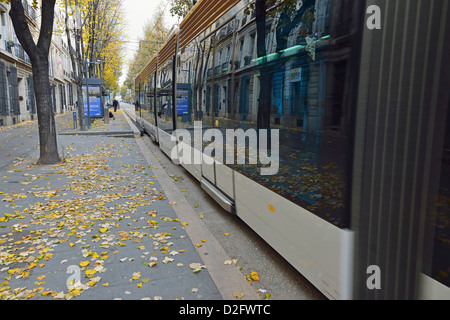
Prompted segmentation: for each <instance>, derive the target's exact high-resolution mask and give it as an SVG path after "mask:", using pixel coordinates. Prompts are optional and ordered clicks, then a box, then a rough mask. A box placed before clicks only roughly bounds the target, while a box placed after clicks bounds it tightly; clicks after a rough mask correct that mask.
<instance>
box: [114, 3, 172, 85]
mask: <svg viewBox="0 0 450 320" xmlns="http://www.w3.org/2000/svg"><path fill="white" fill-rule="evenodd" d="M123 2H124V8H125V14H126V19H127V23H128V32H127V38H126V39H125V41H128V43H127V45H126V47H127V49H126V50H127V52H126V54H125V58H126V60H127V61H126V63H125V67H124V69H123V72H122V77H121V78H120V81H119V84H120V85H122V83H123V82H124V81H125V78H126V76H127V71H128V62H129V61H130V60H131V59H132V58H133V56H134V54H135V53H136V51H137V49H138V48H139V43H138V38H139V37H142V35H143V27H144V25H145V23H146V22H147V21H148V20H150V19H151V17H152V15H153V12H154V11H155V9H156V7H157V6H158V5H159V4H160V3H163V5H164V6H166V4H167V8H166V11H169V10H170V6H169V5H168V3H169V0H124V1H123ZM167 16H168V17H170V18H169V19H168V20H167V21H168V24H169V25H168V27H169V29H170V27H171V26H172V24H175V23H177V21H176V19H175V18H172V17H171V15H170V13H169V12H168V14H167Z"/></svg>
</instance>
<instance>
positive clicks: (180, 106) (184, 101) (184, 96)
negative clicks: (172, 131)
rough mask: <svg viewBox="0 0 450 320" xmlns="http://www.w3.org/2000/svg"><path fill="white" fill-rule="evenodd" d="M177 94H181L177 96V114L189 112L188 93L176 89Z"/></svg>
mask: <svg viewBox="0 0 450 320" xmlns="http://www.w3.org/2000/svg"><path fill="white" fill-rule="evenodd" d="M178 94H181V98H177V115H179V116H182V115H184V114H189V107H188V100H189V99H188V93H187V92H186V91H181V92H180V91H178Z"/></svg>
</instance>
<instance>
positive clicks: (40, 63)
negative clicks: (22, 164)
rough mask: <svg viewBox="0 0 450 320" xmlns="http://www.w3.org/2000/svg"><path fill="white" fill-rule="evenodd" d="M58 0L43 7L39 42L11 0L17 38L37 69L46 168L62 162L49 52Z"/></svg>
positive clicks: (18, 5)
mask: <svg viewBox="0 0 450 320" xmlns="http://www.w3.org/2000/svg"><path fill="white" fill-rule="evenodd" d="M55 3H56V0H45V1H42V4H41V6H42V7H41V26H40V27H41V30H40V31H39V40H38V42H37V44H36V43H35V41H34V39H33V36H32V34H31V32H30V29H29V27H28V21H27V17H26V16H25V11H24V8H23V5H22V2H21V1H20V0H11V1H10V4H11V10H10V12H9V15H10V17H11V20H12V22H13V25H14V30H15V32H16V35H17V38H18V39H19V41H20V44H21V45H22V47H23V48H24V50H25V51H26V53H27V54H28V56H29V57H30V60H31V65H32V69H33V81H34V90H35V94H36V108H37V114H38V125H39V139H40V148H41V149H40V158H39V161H38V163H39V164H42V165H48V164H56V163H58V162H60V161H61V159H60V158H59V154H58V143H57V137H56V127H55V116H54V114H53V109H52V95H51V89H50V77H49V61H48V56H49V50H50V45H51V41H52V34H53V23H54V17H55Z"/></svg>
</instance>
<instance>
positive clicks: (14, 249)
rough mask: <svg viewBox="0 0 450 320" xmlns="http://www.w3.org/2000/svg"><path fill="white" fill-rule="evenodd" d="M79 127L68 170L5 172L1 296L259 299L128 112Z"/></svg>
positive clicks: (63, 139)
mask: <svg viewBox="0 0 450 320" xmlns="http://www.w3.org/2000/svg"><path fill="white" fill-rule="evenodd" d="M71 121H72V119H71V118H69V116H67V117H66V116H64V117H62V118H60V119H58V132H59V133H60V135H59V137H58V140H59V147H60V149H63V150H64V152H63V153H64V155H63V156H64V161H63V162H62V163H61V164H58V165H54V166H36V165H34V164H33V163H34V162H35V161H36V160H37V159H35V156H36V155H35V153H33V154H32V155H30V157H28V158H26V159H21V160H18V161H16V162H15V163H14V167H12V166H9V167H8V168H6V169H4V171H1V172H0V199H2V201H1V202H0V210H1V211H0V299H31V300H52V299H63V300H64V299H74V300H76V299H79V300H112V299H132V300H139V299H151V300H161V299H162V300H174V299H186V300H221V299H227V300H231V299H238V298H239V299H242V300H245V299H259V297H258V295H257V294H256V293H255V292H254V289H253V288H251V287H250V285H249V284H248V282H247V280H246V278H245V277H244V276H243V275H242V274H241V273H240V272H239V270H238V268H237V266H236V265H235V264H234V263H233V261H232V259H230V258H229V257H228V256H227V255H226V253H225V251H224V250H223V249H221V247H220V245H219V244H218V242H217V241H216V240H215V239H214V236H213V235H212V234H211V233H209V231H208V230H207V228H205V227H204V225H203V224H202V221H201V219H200V218H198V216H197V215H196V214H195V212H194V210H193V208H192V207H190V205H189V203H187V202H186V201H185V199H184V198H183V196H182V195H181V193H180V191H179V190H178V189H177V187H175V185H174V184H173V182H172V181H171V179H170V177H168V176H167V174H166V173H165V172H164V171H163V170H162V169H161V167H160V166H159V167H158V161H157V160H156V159H155V158H154V157H152V153H151V152H150V151H149V150H148V149H147V150H146V149H145V148H146V147H145V144H144V143H142V140H141V138H140V137H139V134H138V132H137V131H136V128H133V125H132V124H131V127H130V123H129V122H128V121H129V120H127V119H126V117H125V116H124V114H123V112H122V111H121V110H119V111H118V112H117V113H116V120H114V121H112V122H111V123H110V124H108V125H106V124H104V123H103V122H102V121H101V120H98V121H96V122H95V123H94V124H93V126H92V129H91V130H89V132H90V133H92V132H95V135H90V133H87V134H86V132H84V133H81V132H75V131H73V123H72V122H71ZM131 128H132V129H133V130H132V129H131ZM102 132H103V134H101V133H102ZM124 132H127V134H125V136H124ZM130 132H131V134H129V133H130ZM109 135H115V136H116V137H112V136H109ZM68 271H69V272H68ZM68 287H71V288H72V289H68Z"/></svg>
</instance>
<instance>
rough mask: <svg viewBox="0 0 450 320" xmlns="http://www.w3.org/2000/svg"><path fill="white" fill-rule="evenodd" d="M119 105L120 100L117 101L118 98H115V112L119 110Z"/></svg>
mask: <svg viewBox="0 0 450 320" xmlns="http://www.w3.org/2000/svg"><path fill="white" fill-rule="evenodd" d="M118 106H119V101H117V100H116V99H114V101H113V107H114V112H117V107H118Z"/></svg>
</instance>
